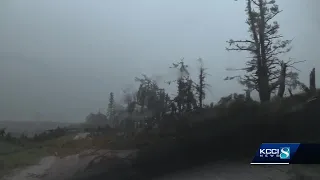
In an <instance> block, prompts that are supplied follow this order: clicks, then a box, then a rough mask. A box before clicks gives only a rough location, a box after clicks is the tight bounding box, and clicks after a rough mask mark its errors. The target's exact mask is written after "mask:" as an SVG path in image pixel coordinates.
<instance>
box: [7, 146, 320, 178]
mask: <svg viewBox="0 0 320 180" xmlns="http://www.w3.org/2000/svg"><path fill="white" fill-rule="evenodd" d="M134 152H136V151H135V150H123V151H111V150H99V151H93V150H88V151H86V152H83V153H81V154H76V155H71V156H67V157H64V158H59V157H56V156H50V157H45V158H43V159H42V160H41V161H40V162H39V164H37V165H34V166H30V167H27V168H25V169H22V170H16V171H15V172H14V173H13V175H11V176H7V177H5V178H4V180H57V179H59V180H64V179H69V178H71V177H72V176H73V175H75V174H76V173H77V172H83V171H84V169H85V168H86V167H87V166H88V165H89V164H90V162H94V161H92V160H93V159H96V161H99V159H97V157H104V156H109V157H111V156H116V157H120V158H125V157H128V156H129V155H130V154H132V153H134ZM103 168H106V166H103ZM103 171H105V169H104V170H103ZM85 174H86V173H85ZM302 177H303V178H304V179H308V180H313V179H314V180H319V179H320V166H319V165H305V166H301V165H295V166H292V165H278V166H250V165H248V164H244V163H230V162H219V163H215V164H210V165H206V166H203V167H198V168H195V169H192V170H190V171H182V172H177V173H174V174H170V175H166V176H164V177H161V178H157V179H156V180H169V179H170V180H198V179H204V180H205V179H210V180H295V179H302Z"/></svg>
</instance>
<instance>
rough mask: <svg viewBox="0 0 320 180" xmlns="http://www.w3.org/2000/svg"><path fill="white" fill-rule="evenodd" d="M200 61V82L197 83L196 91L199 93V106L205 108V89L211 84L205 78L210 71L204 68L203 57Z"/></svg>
mask: <svg viewBox="0 0 320 180" xmlns="http://www.w3.org/2000/svg"><path fill="white" fill-rule="evenodd" d="M198 61H199V63H200V68H199V76H198V78H199V83H198V84H196V93H197V95H198V102H199V108H201V109H202V108H203V100H204V99H205V98H206V91H205V89H206V88H207V87H208V86H209V84H207V83H206V82H205V78H206V77H207V75H208V73H206V72H205V71H206V68H204V65H203V61H202V59H201V58H199V59H198Z"/></svg>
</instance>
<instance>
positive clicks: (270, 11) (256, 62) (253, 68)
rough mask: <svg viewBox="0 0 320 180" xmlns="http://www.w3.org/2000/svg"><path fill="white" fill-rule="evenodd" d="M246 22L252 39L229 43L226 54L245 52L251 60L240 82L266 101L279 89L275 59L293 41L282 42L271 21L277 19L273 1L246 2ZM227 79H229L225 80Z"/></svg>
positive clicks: (288, 48) (287, 49)
mask: <svg viewBox="0 0 320 180" xmlns="http://www.w3.org/2000/svg"><path fill="white" fill-rule="evenodd" d="M246 12H247V16H248V18H247V21H246V23H247V24H248V25H249V32H250V37H251V39H247V40H232V39H231V40H229V41H227V42H228V43H229V46H230V47H229V48H227V50H228V51H247V52H249V53H250V54H251V55H252V57H251V60H249V61H247V63H246V67H245V68H242V69H241V70H245V71H246V72H247V74H246V75H245V76H243V77H241V78H240V82H241V83H242V84H244V85H245V86H247V87H249V88H252V89H253V90H257V91H258V92H259V97H260V101H261V102H265V101H269V100H270V97H271V93H272V92H273V91H274V90H275V89H276V88H277V87H278V85H279V83H278V78H279V71H277V67H279V63H278V62H279V59H278V55H280V54H283V53H286V52H289V51H290V49H291V48H290V47H289V45H290V43H291V41H292V40H282V37H283V36H282V35H279V34H278V30H279V27H280V26H279V24H278V22H277V21H273V22H272V20H273V19H274V17H275V16H276V15H278V14H279V13H280V12H281V10H279V7H278V5H276V4H275V0H247V7H246ZM227 79H228V78H227Z"/></svg>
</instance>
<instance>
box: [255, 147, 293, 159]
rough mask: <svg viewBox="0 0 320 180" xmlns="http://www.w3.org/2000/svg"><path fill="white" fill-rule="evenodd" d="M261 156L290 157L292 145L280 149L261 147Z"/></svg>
mask: <svg viewBox="0 0 320 180" xmlns="http://www.w3.org/2000/svg"><path fill="white" fill-rule="evenodd" d="M260 157H266V158H268V157H270V158H272V157H278V158H280V159H290V147H280V148H279V149H260Z"/></svg>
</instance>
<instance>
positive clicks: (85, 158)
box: [3, 150, 135, 180]
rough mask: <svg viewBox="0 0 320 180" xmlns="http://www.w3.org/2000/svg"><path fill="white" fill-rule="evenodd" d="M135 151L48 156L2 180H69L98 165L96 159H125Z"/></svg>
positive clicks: (91, 151) (92, 151)
mask: <svg viewBox="0 0 320 180" xmlns="http://www.w3.org/2000/svg"><path fill="white" fill-rule="evenodd" d="M134 152H135V150H118V151H113V150H88V151H85V152H83V153H80V154H75V155H71V156H67V157H63V158H60V157H57V156H49V157H45V158H43V159H42V160H41V161H40V162H39V163H38V164H36V165H33V166H29V167H27V168H24V169H21V170H15V171H14V172H13V173H12V174H11V175H8V176H6V177H4V178H3V179H4V180H64V179H70V178H71V177H73V176H74V175H75V174H77V173H78V172H83V171H84V170H85V169H86V168H87V167H88V166H89V165H90V164H92V163H98V161H99V160H100V158H98V157H110V158H111V157H119V158H126V157H127V156H129V155H130V154H132V153H134Z"/></svg>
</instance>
